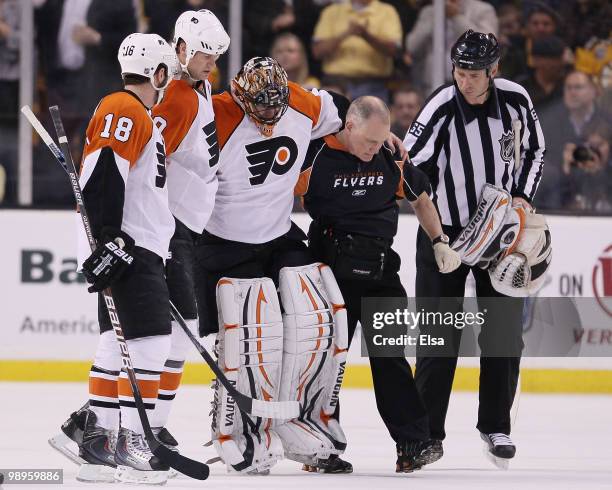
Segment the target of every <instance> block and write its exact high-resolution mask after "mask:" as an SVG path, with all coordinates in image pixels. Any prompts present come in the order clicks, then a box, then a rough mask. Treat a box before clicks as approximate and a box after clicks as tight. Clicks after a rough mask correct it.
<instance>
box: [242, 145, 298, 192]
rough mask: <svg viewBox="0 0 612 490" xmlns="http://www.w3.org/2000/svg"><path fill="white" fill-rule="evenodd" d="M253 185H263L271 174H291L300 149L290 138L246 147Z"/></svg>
mask: <svg viewBox="0 0 612 490" xmlns="http://www.w3.org/2000/svg"><path fill="white" fill-rule="evenodd" d="M245 148H246V151H247V160H248V162H249V172H250V173H251V175H252V177H250V178H249V182H250V183H251V185H259V184H263V183H264V182H265V180H266V178H267V177H268V175H269V174H270V171H272V173H274V174H276V175H283V174H286V173H287V172H289V170H290V169H291V167H293V164H294V163H295V161H296V160H297V156H298V148H297V145H296V144H295V141H293V140H292V139H291V138H289V137H288V136H278V137H276V138H272V139H269V140H264V141H258V142H257V143H252V144H250V145H246V147H245Z"/></svg>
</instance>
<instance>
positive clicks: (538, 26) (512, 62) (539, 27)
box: [500, 2, 573, 81]
mask: <svg viewBox="0 0 612 490" xmlns="http://www.w3.org/2000/svg"><path fill="white" fill-rule="evenodd" d="M560 22H561V21H560V18H559V16H558V14H557V13H556V12H555V11H554V10H553V9H552V8H551V7H549V6H548V5H546V4H545V3H543V2H534V3H533V4H531V6H530V7H529V9H528V13H527V16H526V19H525V32H524V36H523V37H522V38H521V37H520V36H516V37H514V38H513V39H512V41H513V42H512V46H511V49H506V50H505V52H504V56H503V57H502V59H501V66H500V70H501V73H502V74H503V76H504V77H506V78H510V79H512V80H517V81H518V80H520V79H525V78H527V77H528V76H529V75H530V73H531V71H532V70H533V68H534V60H533V46H534V43H535V42H536V41H537V40H539V39H542V38H549V37H550V36H554V35H556V34H558V31H559V24H560ZM563 58H564V61H565V62H566V63H567V64H571V63H573V53H572V51H571V50H570V49H569V48H568V47H567V46H565V47H564V52H563Z"/></svg>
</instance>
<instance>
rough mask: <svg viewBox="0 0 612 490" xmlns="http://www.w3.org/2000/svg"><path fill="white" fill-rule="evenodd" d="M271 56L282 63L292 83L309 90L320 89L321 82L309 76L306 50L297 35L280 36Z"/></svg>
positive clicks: (271, 51) (286, 34)
mask: <svg viewBox="0 0 612 490" xmlns="http://www.w3.org/2000/svg"><path fill="white" fill-rule="evenodd" d="M270 56H272V58H274V59H276V60H277V61H278V62H279V63H280V65H281V66H282V67H283V68H284V69H285V71H286V72H287V76H288V77H289V80H291V81H292V82H295V83H299V84H300V85H301V86H302V87H304V88H306V89H308V90H310V89H312V88H319V87H320V85H321V84H320V82H319V80H318V79H317V78H315V77H312V76H310V74H309V70H308V59H307V57H306V49H305V48H304V45H303V44H302V41H300V38H299V37H297V36H296V35H295V34H292V33H290V32H284V33H282V34H279V35H278V36H277V37H276V39H275V40H274V43H273V44H272V49H271V50H270Z"/></svg>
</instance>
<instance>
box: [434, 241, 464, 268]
mask: <svg viewBox="0 0 612 490" xmlns="http://www.w3.org/2000/svg"><path fill="white" fill-rule="evenodd" d="M433 248H434V255H435V257H436V263H437V264H438V269H440V272H441V273H442V274H448V273H449V272H453V271H454V270H455V269H456V268H457V267H459V266H460V265H461V257H460V256H459V253H458V252H456V251H455V250H453V249H452V248H450V247H449V246H448V244H447V243H442V242H439V243H436V244H435V245H434V246H433Z"/></svg>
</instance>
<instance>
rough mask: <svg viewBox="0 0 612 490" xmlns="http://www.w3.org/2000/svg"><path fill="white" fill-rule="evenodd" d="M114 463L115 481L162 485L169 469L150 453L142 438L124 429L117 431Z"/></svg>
mask: <svg viewBox="0 0 612 490" xmlns="http://www.w3.org/2000/svg"><path fill="white" fill-rule="evenodd" d="M115 461H116V462H117V471H116V472H115V480H117V481H120V482H124V483H144V484H148V485H163V484H164V483H166V481H167V480H168V470H169V469H170V468H169V467H168V466H167V465H166V464H164V463H163V462H161V461H160V460H159V458H158V457H157V456H155V455H154V454H153V453H152V452H151V449H150V448H149V445H148V444H147V442H146V441H145V439H144V436H143V435H142V434H138V433H136V432H133V431H131V430H129V429H126V428H124V427H122V428H121V429H120V430H119V438H118V440H117V450H116V452H115Z"/></svg>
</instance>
